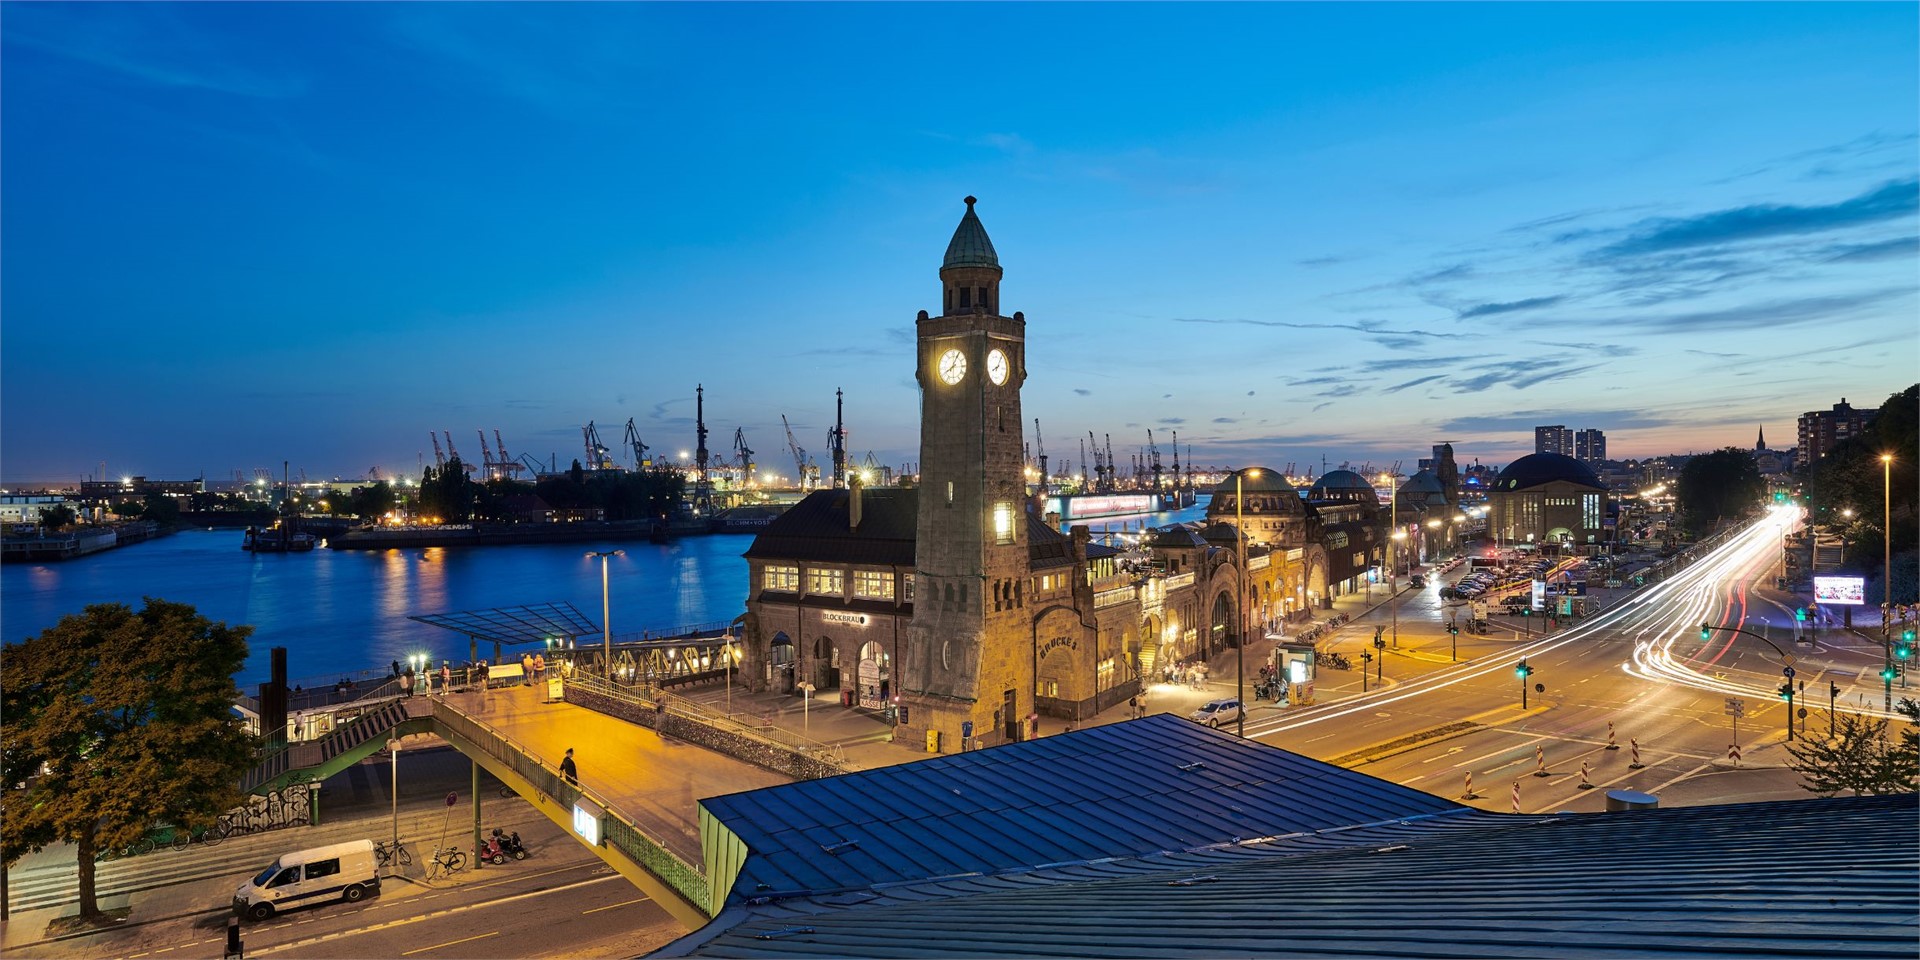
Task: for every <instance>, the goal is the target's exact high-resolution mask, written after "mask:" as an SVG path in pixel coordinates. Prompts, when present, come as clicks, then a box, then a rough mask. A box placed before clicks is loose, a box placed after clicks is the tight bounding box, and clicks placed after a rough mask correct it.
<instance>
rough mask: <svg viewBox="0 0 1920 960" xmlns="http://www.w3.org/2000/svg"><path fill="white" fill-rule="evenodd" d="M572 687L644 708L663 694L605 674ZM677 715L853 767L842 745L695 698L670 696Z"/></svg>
mask: <svg viewBox="0 0 1920 960" xmlns="http://www.w3.org/2000/svg"><path fill="white" fill-rule="evenodd" d="M567 686H569V687H579V688H580V689H582V690H586V691H589V692H592V693H595V694H598V695H600V696H603V697H607V698H609V699H612V700H618V701H621V702H623V703H627V704H631V705H633V706H635V707H638V708H641V709H642V710H643V711H648V710H658V709H659V708H660V702H661V696H660V695H659V694H653V693H649V692H648V691H647V690H646V689H645V688H643V687H625V686H621V685H619V684H612V685H609V684H608V683H607V682H606V680H605V678H602V677H592V676H576V677H575V678H574V679H572V680H569V681H567ZM668 700H669V701H670V702H671V704H672V709H673V714H674V716H675V718H676V719H680V720H686V721H690V722H693V723H698V724H700V725H702V726H704V727H707V728H709V729H711V730H714V731H716V732H719V733H722V734H726V735H728V736H734V737H739V738H741V739H743V740H747V741H750V742H753V743H757V744H760V745H762V746H766V747H770V748H773V749H777V750H785V751H788V752H791V753H794V754H798V755H800V756H802V757H806V758H808V759H810V760H813V761H816V762H819V763H824V764H827V765H829V766H833V767H837V768H838V772H840V773H846V772H849V771H851V770H853V769H854V768H853V767H852V766H851V765H850V764H848V763H847V761H846V758H845V757H844V756H842V754H841V751H840V748H839V747H838V746H836V745H834V744H831V743H826V742H824V741H820V740H814V739H812V738H810V737H806V736H802V735H800V734H797V733H793V732H791V731H788V730H784V729H782V728H780V727H776V726H773V725H771V724H754V723H749V722H747V721H746V720H742V719H740V718H738V717H732V716H728V715H726V714H724V713H719V712H716V711H714V710H712V709H709V708H707V707H705V706H703V705H701V704H699V703H696V702H694V701H692V700H689V699H685V698H680V697H669V698H668Z"/></svg>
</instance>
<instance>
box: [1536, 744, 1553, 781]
mask: <svg viewBox="0 0 1920 960" xmlns="http://www.w3.org/2000/svg"><path fill="white" fill-rule="evenodd" d="M1533 763H1534V767H1535V768H1536V769H1535V770H1534V771H1533V775H1534V776H1536V777H1550V776H1553V774H1550V773H1548V772H1547V751H1546V750H1545V749H1544V748H1542V747H1540V746H1538V745H1536V746H1534V748H1533Z"/></svg>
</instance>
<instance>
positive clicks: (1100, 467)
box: [1080, 430, 1107, 492]
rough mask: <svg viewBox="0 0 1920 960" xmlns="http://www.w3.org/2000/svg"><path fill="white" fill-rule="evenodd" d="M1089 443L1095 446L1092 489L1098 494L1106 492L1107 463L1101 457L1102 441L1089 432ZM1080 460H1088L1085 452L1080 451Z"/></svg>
mask: <svg viewBox="0 0 1920 960" xmlns="http://www.w3.org/2000/svg"><path fill="white" fill-rule="evenodd" d="M1087 442H1088V443H1090V444H1092V445H1093V486H1092V487H1091V489H1092V490H1094V491H1096V492H1098V491H1100V490H1104V489H1105V488H1106V486H1107V461H1106V459H1105V458H1104V457H1102V456H1101V455H1100V440H1099V438H1097V437H1095V436H1094V435H1093V431H1092V430H1088V431H1087ZM1080 458H1081V459H1082V460H1085V459H1086V451H1085V450H1082V451H1080Z"/></svg>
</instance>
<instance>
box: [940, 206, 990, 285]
mask: <svg viewBox="0 0 1920 960" xmlns="http://www.w3.org/2000/svg"><path fill="white" fill-rule="evenodd" d="M973 204H974V199H973V198H972V197H968V198H967V213H966V216H963V217H961V218H960V226H958V227H956V228H954V231H953V239H952V240H951V241H949V242H948V243H947V258H946V259H945V260H944V261H942V262H941V264H940V266H941V268H943V269H944V268H946V267H997V266H999V265H1000V257H999V255H998V254H996V253H994V252H993V241H992V240H989V239H987V228H986V227H985V226H983V225H982V224H981V223H980V218H979V217H977V216H974V213H973Z"/></svg>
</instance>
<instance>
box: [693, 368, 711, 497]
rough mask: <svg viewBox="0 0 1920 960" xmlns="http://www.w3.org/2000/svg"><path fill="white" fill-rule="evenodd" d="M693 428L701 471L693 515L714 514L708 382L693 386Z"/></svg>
mask: <svg viewBox="0 0 1920 960" xmlns="http://www.w3.org/2000/svg"><path fill="white" fill-rule="evenodd" d="M693 429H694V434H695V436H696V439H697V440H698V443H699V445H698V446H696V447H694V448H693V463H694V466H695V467H696V468H697V469H698V471H699V472H698V473H697V474H696V476H697V478H698V479H696V480H695V481H694V484H693V515H694V516H696V517H706V516H711V515H712V514H713V480H712V478H710V477H708V476H707V461H708V455H707V387H706V384H695V385H694V388H693Z"/></svg>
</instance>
